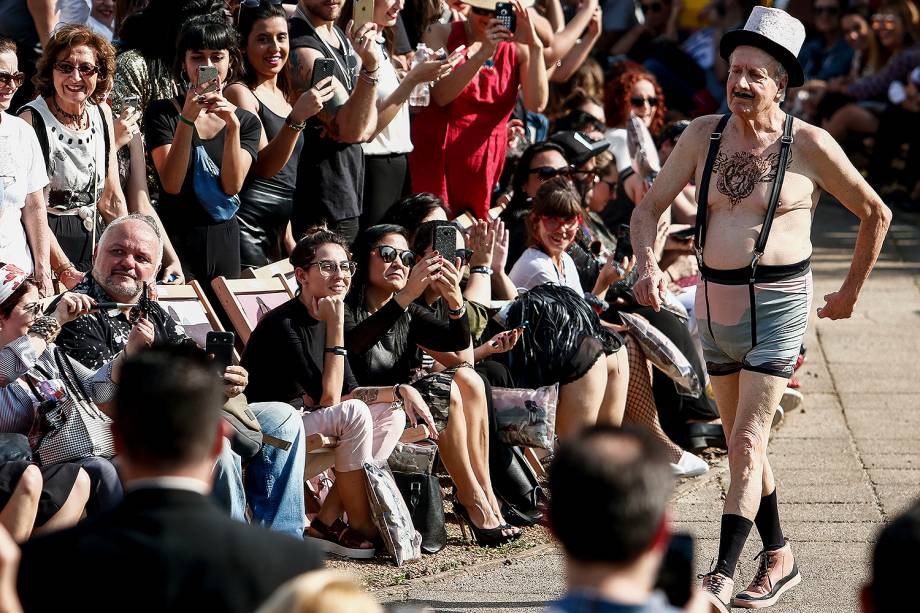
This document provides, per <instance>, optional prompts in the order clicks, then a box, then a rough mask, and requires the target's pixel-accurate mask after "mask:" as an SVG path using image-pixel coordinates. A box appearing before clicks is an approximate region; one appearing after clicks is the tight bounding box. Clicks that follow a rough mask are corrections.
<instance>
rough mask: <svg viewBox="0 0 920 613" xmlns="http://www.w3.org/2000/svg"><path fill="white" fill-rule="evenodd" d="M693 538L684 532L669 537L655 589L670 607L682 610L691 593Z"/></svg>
mask: <svg viewBox="0 0 920 613" xmlns="http://www.w3.org/2000/svg"><path fill="white" fill-rule="evenodd" d="M695 576H696V575H695V574H694V568H693V537H692V536H690V535H689V534H687V533H684V532H677V533H675V534H672V535H671V541H670V542H669V543H668V550H667V551H666V552H665V554H664V560H663V561H662V562H661V568H660V569H659V570H658V580H657V581H656V582H655V587H656V588H657V589H659V590H661V591H662V592H664V595H665V596H666V597H667V599H668V602H669V603H671V606H673V607H677V608H683V607H684V606H686V604H687V603H688V602H690V596H691V595H692V593H693V580H694V579H693V578H694V577H695Z"/></svg>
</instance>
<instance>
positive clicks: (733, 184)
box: [712, 151, 792, 208]
mask: <svg viewBox="0 0 920 613" xmlns="http://www.w3.org/2000/svg"><path fill="white" fill-rule="evenodd" d="M791 164H792V156H791V155H790V156H789V158H788V160H787V162H786V169H787V170H788V168H789V166H790V165H791ZM712 169H713V172H715V173H716V174H717V175H719V179H718V181H716V189H718V190H719V193H721V194H724V195H726V196H728V199H729V202H731V207H732V208H735V205H737V204H738V203H739V202H741V201H742V200H744V199H745V198H747V197H748V196H750V195H751V193H752V192H753V191H754V186H755V185H756V184H757V183H767V182H770V181H773V179H775V178H776V171H777V170H778V169H779V152H776V153H771V154H770V155H768V156H767V157H765V158H764V157H759V156H756V155H752V154H751V153H748V152H746V151H736V152H735V153H732V154H731V155H730V156H729V155H726V154H725V153H722V152H721V151H720V152H719V155H717V156H716V162H715V164H714V165H713V167H712Z"/></svg>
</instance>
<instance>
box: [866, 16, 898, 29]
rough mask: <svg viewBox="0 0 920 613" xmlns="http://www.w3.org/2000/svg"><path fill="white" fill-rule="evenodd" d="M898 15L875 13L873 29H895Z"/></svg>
mask: <svg viewBox="0 0 920 613" xmlns="http://www.w3.org/2000/svg"><path fill="white" fill-rule="evenodd" d="M897 19H898V18H897V17H895V16H894V15H873V16H872V29H873V30H894V29H895V26H896V24H895V22H896V21H897Z"/></svg>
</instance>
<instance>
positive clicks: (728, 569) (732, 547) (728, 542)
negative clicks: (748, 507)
mask: <svg viewBox="0 0 920 613" xmlns="http://www.w3.org/2000/svg"><path fill="white" fill-rule="evenodd" d="M753 526H754V522H752V521H751V520H749V519H748V518H746V517H742V516H740V515H730V514H725V515H723V516H722V531H721V533H720V534H719V559H718V560H717V561H716V568H715V571H716V572H718V573H721V574H723V575H726V576H727V577H734V576H735V567H736V566H738V558H739V557H741V550H742V549H744V542H745V541H746V540H747V537H748V535H749V534H750V533H751V528H752V527H753Z"/></svg>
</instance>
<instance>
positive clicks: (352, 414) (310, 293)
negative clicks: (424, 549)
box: [241, 227, 436, 558]
mask: <svg viewBox="0 0 920 613" xmlns="http://www.w3.org/2000/svg"><path fill="white" fill-rule="evenodd" d="M291 264H292V265H293V266H294V274H295V276H296V278H297V296H296V297H295V298H292V299H291V300H290V301H289V302H286V303H285V304H283V305H281V306H279V307H278V308H276V309H273V310H272V311H271V313H269V314H268V315H266V316H265V317H263V318H262V320H261V321H260V322H259V325H258V326H256V329H255V330H254V331H253V333H252V336H251V337H250V339H249V342H248V343H247V344H246V351H245V353H243V358H242V360H241V364H242V365H243V367H244V368H246V369H247V370H248V371H249V386H248V387H247V390H246V393H247V396H248V397H249V398H250V400H253V401H259V402H262V401H279V402H287V403H290V404H291V405H293V406H295V407H298V408H300V407H302V408H303V409H304V414H303V424H304V432H305V434H306V435H307V436H309V435H311V434H317V433H318V434H324V435H326V436H330V437H335V438H337V439H338V444H337V445H336V447H335V450H334V455H335V463H334V464H333V467H334V468H335V472H336V480H335V485H334V486H333V488H332V490H331V491H330V492H329V494H328V495H327V496H326V499H325V501H324V502H323V505H322V508H321V509H320V511H319V514H318V515H317V516H316V518H315V519H314V520H313V521H312V522H311V523H310V527H309V528H308V530H307V533H306V538H308V539H311V540H314V541H316V543H317V544H318V545H320V546H321V547H323V548H324V550H325V551H327V552H331V553H337V554H339V555H344V556H348V557H352V558H369V557H373V556H374V548H373V545H372V544H371V541H372V540H373V539H374V537H376V536H377V530H376V528H375V527H374V522H373V520H372V519H371V511H370V503H369V501H368V498H367V492H366V489H365V482H366V477H365V475H364V463H365V462H370V461H386V459H387V458H388V457H389V456H390V454H391V453H392V451H393V448H394V447H395V446H396V443H397V442H398V441H399V437H400V435H401V434H402V432H403V429H404V428H405V424H406V413H405V412H403V410H402V409H401V408H396V407H394V402H395V401H397V400H399V398H397V394H398V393H399V390H398V388H395V389H394V387H393V386H392V385H389V382H388V383H387V384H386V385H385V386H384V387H358V382H357V381H356V380H355V377H354V375H352V371H351V367H350V363H349V359H348V350H347V349H346V342H345V336H344V335H345V318H346V314H345V313H346V308H345V306H344V303H343V299H344V298H345V294H346V293H348V290H349V288H350V287H351V280H352V276H353V275H354V273H355V269H356V265H355V263H354V262H353V261H352V260H351V253H350V252H349V250H348V244H347V242H346V241H345V239H344V238H343V237H342V236H339V235H338V234H335V233H334V232H330V231H329V230H328V229H326V228H325V227H316V228H311V229H310V230H308V231H307V233H306V234H305V235H304V237H303V238H301V239H300V241H298V243H297V246H296V247H294V251H293V253H291ZM402 393H403V394H404V396H403V397H404V398H406V399H408V398H409V393H408V391H407V390H404V391H403V392H402ZM405 408H406V412H408V413H409V415H410V417H411V419H412V422H413V423H415V422H416V421H417V420H419V419H421V420H423V421H424V422H425V423H427V424H429V427H430V428H434V425H433V421H432V419H431V415H430V414H429V413H428V411H427V409H426V408H425V407H424V406H422V405H413V404H411V403H410V402H408V401H407V402H406V403H405ZM435 436H436V433H435ZM343 513H347V514H348V521H349V523H350V524H351V525H350V526H349V525H346V524H345V522H344V521H343V519H342V514H343Z"/></svg>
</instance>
